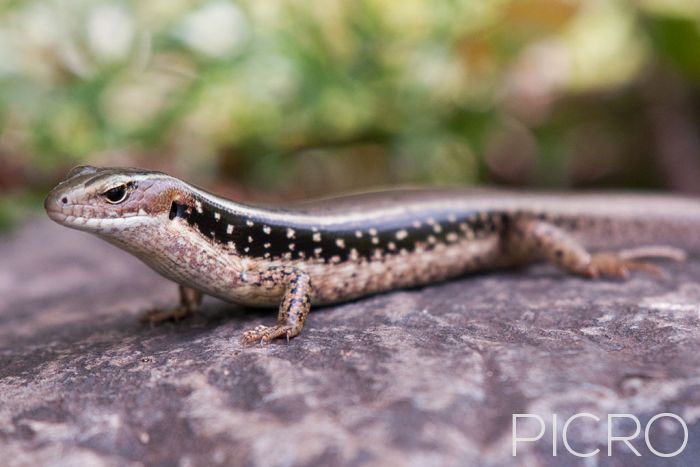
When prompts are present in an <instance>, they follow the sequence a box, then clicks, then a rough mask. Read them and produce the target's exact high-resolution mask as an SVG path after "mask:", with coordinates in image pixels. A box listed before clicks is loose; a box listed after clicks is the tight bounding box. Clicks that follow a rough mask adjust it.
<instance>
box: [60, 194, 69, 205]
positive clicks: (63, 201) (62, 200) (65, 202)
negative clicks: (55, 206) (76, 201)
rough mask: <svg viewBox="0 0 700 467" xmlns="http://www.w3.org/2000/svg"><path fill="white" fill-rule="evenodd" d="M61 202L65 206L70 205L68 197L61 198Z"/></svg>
mask: <svg viewBox="0 0 700 467" xmlns="http://www.w3.org/2000/svg"><path fill="white" fill-rule="evenodd" d="M61 202H62V203H63V204H68V198H66V197H65V196H64V197H63V198H61Z"/></svg>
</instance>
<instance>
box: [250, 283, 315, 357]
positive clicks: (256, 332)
mask: <svg viewBox="0 0 700 467" xmlns="http://www.w3.org/2000/svg"><path fill="white" fill-rule="evenodd" d="M310 308H311V278H310V277H309V275H308V274H306V273H303V272H299V271H294V272H293V273H292V274H291V275H290V276H289V277H288V278H287V284H286V287H285V291H284V296H283V298H282V303H281V304H280V308H279V313H278V314H277V325H276V326H258V327H256V328H255V329H252V330H250V331H246V332H244V333H243V343H245V344H253V343H256V342H260V343H261V344H262V343H265V344H267V343H269V342H270V341H271V340H273V339H277V338H279V337H283V336H284V337H286V338H287V340H289V339H290V338H292V337H294V336H296V335H298V334H299V333H300V332H301V330H302V329H303V328H304V322H305V321H306V318H307V316H308V315H309V309H310Z"/></svg>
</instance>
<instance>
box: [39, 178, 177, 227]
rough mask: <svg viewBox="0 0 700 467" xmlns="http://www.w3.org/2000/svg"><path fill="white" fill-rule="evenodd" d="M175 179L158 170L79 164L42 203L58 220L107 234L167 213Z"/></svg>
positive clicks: (144, 222) (51, 215) (63, 223)
mask: <svg viewBox="0 0 700 467" xmlns="http://www.w3.org/2000/svg"><path fill="white" fill-rule="evenodd" d="M176 183H177V180H176V179H174V178H172V177H169V176H168V175H165V174H163V173H160V172H151V171H146V170H143V169H134V168H97V167H91V166H80V167H76V168H74V169H73V170H71V171H70V172H69V173H68V175H67V177H66V179H65V180H64V181H62V182H61V183H59V184H58V186H56V187H55V188H54V189H53V190H51V192H50V193H49V195H48V196H47V197H46V201H45V202H44V207H45V209H46V212H47V214H48V215H49V217H50V218H51V219H52V220H54V221H56V222H58V223H59V224H62V225H65V226H67V227H71V228H74V229H79V230H87V231H90V232H94V233H101V234H105V235H109V234H110V233H112V234H114V233H117V232H118V230H119V229H120V228H124V227H128V226H135V225H139V224H148V223H149V220H153V219H156V218H158V217H159V216H160V215H165V216H167V215H168V211H169V209H170V205H171V202H172V199H173V193H174V187H175V185H176Z"/></svg>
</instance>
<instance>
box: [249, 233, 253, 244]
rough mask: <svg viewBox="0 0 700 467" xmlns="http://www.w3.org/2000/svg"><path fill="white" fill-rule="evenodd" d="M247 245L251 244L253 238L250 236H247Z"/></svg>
mask: <svg viewBox="0 0 700 467" xmlns="http://www.w3.org/2000/svg"><path fill="white" fill-rule="evenodd" d="M248 243H253V237H251V236H250V235H248Z"/></svg>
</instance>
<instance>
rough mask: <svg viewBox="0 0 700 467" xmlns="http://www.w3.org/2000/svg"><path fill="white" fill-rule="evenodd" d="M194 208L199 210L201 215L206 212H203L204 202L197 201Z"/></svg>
mask: <svg viewBox="0 0 700 467" xmlns="http://www.w3.org/2000/svg"><path fill="white" fill-rule="evenodd" d="M194 208H195V209H196V210H197V212H198V213H200V214H201V213H202V212H204V211H203V210H202V202H201V201H195V202H194Z"/></svg>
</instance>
